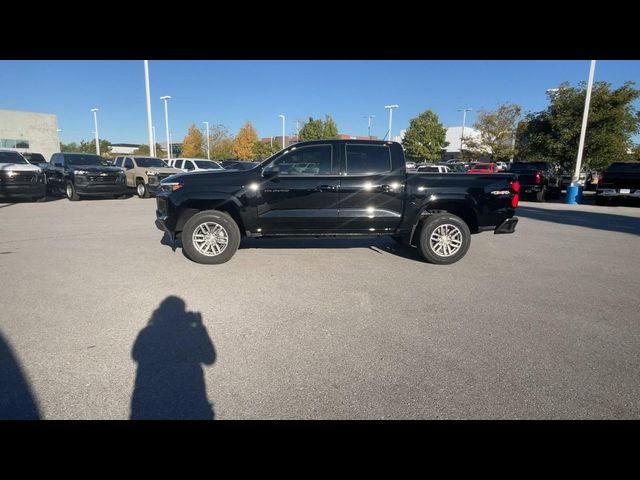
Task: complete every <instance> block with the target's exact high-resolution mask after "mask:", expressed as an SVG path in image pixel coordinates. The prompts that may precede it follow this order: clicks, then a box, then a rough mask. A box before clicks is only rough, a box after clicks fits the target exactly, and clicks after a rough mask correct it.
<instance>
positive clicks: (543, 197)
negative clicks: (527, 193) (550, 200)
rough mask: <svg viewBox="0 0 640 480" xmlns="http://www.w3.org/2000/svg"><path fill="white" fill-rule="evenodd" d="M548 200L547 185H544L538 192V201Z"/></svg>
mask: <svg viewBox="0 0 640 480" xmlns="http://www.w3.org/2000/svg"><path fill="white" fill-rule="evenodd" d="M546 200H547V187H546V186H545V187H542V190H540V191H539V192H538V193H536V202H545V201H546Z"/></svg>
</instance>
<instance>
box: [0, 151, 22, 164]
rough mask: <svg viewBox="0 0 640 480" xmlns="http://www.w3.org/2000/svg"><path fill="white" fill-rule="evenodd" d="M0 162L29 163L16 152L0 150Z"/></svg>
mask: <svg viewBox="0 0 640 480" xmlns="http://www.w3.org/2000/svg"><path fill="white" fill-rule="evenodd" d="M0 163H29V162H27V161H26V160H25V158H24V157H23V156H22V155H20V154H19V153H18V152H0Z"/></svg>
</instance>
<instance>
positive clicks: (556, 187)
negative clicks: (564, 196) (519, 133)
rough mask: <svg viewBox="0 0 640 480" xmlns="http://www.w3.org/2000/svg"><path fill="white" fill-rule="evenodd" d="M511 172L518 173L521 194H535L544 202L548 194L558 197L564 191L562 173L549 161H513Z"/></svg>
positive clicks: (537, 198) (539, 200)
mask: <svg viewBox="0 0 640 480" xmlns="http://www.w3.org/2000/svg"><path fill="white" fill-rule="evenodd" d="M509 173H515V174H517V175H518V181H519V182H520V188H521V189H522V192H521V194H522V195H523V196H526V195H533V196H535V199H536V201H538V202H544V201H545V200H546V199H547V196H549V197H554V198H558V197H559V196H560V194H561V193H562V174H561V173H559V172H558V171H557V170H556V169H555V167H554V166H553V165H551V164H550V163H547V162H513V163H512V164H511V167H509Z"/></svg>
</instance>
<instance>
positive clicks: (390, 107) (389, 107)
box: [384, 105, 399, 141]
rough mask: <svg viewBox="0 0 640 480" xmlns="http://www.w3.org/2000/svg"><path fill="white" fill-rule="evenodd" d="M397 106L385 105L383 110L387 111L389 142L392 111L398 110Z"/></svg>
mask: <svg viewBox="0 0 640 480" xmlns="http://www.w3.org/2000/svg"><path fill="white" fill-rule="evenodd" d="M398 106H399V105H385V106H384V108H387V109H388V110H389V132H388V133H389V141H391V121H392V119H393V109H394V108H398Z"/></svg>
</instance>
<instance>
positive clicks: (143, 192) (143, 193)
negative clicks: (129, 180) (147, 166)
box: [136, 180, 149, 198]
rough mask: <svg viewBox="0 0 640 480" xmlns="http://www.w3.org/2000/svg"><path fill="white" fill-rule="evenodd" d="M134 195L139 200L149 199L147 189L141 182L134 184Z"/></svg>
mask: <svg viewBox="0 0 640 480" xmlns="http://www.w3.org/2000/svg"><path fill="white" fill-rule="evenodd" d="M136 193H137V194H138V197H140V198H149V189H148V188H147V186H146V185H145V183H144V182H143V181H142V180H138V181H137V182H136Z"/></svg>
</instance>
